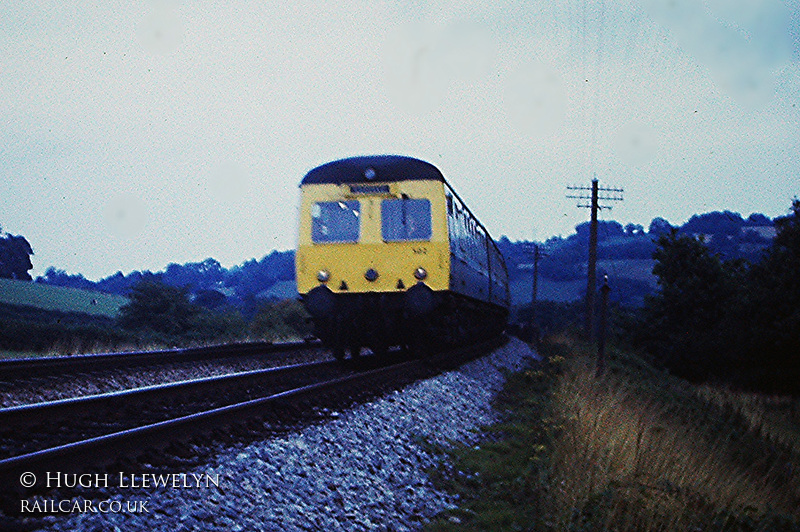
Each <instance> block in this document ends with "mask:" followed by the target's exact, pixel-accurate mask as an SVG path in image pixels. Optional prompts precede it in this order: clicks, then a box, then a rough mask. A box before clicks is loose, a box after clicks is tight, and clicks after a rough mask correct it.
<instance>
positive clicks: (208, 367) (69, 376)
mask: <svg viewBox="0 0 800 532" xmlns="http://www.w3.org/2000/svg"><path fill="white" fill-rule="evenodd" d="M323 359H331V357H330V356H328V355H326V354H325V353H324V351H323V349H322V346H321V345H319V343H318V342H292V343H277V344H271V343H265V342H258V343H250V344H232V345H229V346H211V347H205V348H192V349H173V350H166V351H155V352H137V353H114V354H101V355H81V356H76V357H51V358H45V359H23V360H8V361H0V408H7V407H12V406H17V405H23V404H27V403H38V402H44V401H54V400H57V399H65V398H70V397H74V396H78V395H90V394H102V393H107V392H112V391H119V390H124V389H127V388H137V387H142V386H146V385H153V384H159V383H166V382H172V381H179V380H187V379H192V378H197V377H204V376H211V375H222V374H225V373H233V372H242V371H248V370H255V369H263V368H266V367H270V366H276V365H279V364H291V363H300V362H302V361H307V360H323Z"/></svg>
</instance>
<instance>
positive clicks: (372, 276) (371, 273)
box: [364, 268, 378, 283]
mask: <svg viewBox="0 0 800 532" xmlns="http://www.w3.org/2000/svg"><path fill="white" fill-rule="evenodd" d="M364 279H366V280H367V281H369V282H371V283H373V282H375V281H376V280H377V279H378V272H377V271H375V270H373V269H372V268H370V269H369V270H367V271H366V272H365V273H364Z"/></svg>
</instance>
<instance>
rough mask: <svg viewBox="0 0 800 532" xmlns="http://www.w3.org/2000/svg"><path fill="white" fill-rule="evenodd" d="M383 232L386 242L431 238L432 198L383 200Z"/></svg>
mask: <svg viewBox="0 0 800 532" xmlns="http://www.w3.org/2000/svg"><path fill="white" fill-rule="evenodd" d="M381 233H382V234H383V239H384V240H385V241H386V242H399V241H403V240H430V238H431V202H430V200H426V199H399V200H395V199H388V200H383V201H382V202H381Z"/></svg>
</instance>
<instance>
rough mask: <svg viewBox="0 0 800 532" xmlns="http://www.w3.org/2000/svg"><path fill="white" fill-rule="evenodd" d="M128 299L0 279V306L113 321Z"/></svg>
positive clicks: (76, 289)
mask: <svg viewBox="0 0 800 532" xmlns="http://www.w3.org/2000/svg"><path fill="white" fill-rule="evenodd" d="M127 302H128V299H127V298H126V297H124V296H120V295H116V294H108V293H105V292H99V291H95V290H81V289H78V288H67V287H62V286H51V285H48V284H44V283H32V282H29V281H17V280H13V279H0V304H6V305H16V306H27V307H33V308H37V309H40V310H46V311H56V312H65V313H79V314H88V315H90V316H99V317H106V318H115V317H116V316H117V314H118V313H119V309H120V307H122V306H123V305H125V304H126V303H127Z"/></svg>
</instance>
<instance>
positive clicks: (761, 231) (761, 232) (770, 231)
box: [742, 225, 778, 240]
mask: <svg viewBox="0 0 800 532" xmlns="http://www.w3.org/2000/svg"><path fill="white" fill-rule="evenodd" d="M749 231H752V232H754V233H756V234H757V235H758V236H760V237H761V238H765V239H767V240H772V239H774V238H775V237H776V236H777V235H778V232H777V231H776V230H775V226H774V225H755V226H750V227H742V235H744V234H747V233H748V232H749Z"/></svg>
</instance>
